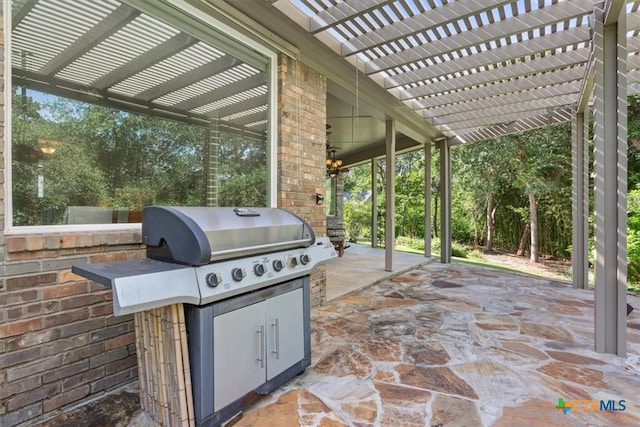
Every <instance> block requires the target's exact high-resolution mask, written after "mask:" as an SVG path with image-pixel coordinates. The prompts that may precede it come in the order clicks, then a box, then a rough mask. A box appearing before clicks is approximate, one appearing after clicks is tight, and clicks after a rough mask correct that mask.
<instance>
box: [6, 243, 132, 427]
mask: <svg viewBox="0 0 640 427" xmlns="http://www.w3.org/2000/svg"><path fill="white" fill-rule="evenodd" d="M139 242H140V233H139V232H135V233H134V232H114V233H100V234H88V233H79V234H78V233H75V234H68V233H65V234H47V235H36V234H34V235H24V236H5V237H4V243H5V246H4V251H3V254H4V258H3V261H4V262H3V269H4V275H3V278H2V280H1V282H0V284H1V285H0V290H1V292H0V307H2V310H0V337H2V338H1V339H0V382H1V383H2V387H0V425H2V426H12V425H16V424H19V423H23V422H26V421H28V420H37V419H41V418H44V417H46V416H47V414H51V413H53V412H55V411H56V410H59V409H61V408H63V407H64V406H65V405H68V404H71V403H74V402H76V401H78V400H80V399H83V398H86V397H88V396H90V395H92V394H95V393H100V392H103V391H105V390H108V389H110V388H114V387H119V386H122V385H124V384H126V383H127V382H130V381H132V380H134V379H135V378H136V377H137V360H136V355H135V333H134V332H135V331H134V326H133V317H132V316H121V317H113V316H112V315H111V313H112V296H111V290H110V289H108V288H105V287H104V286H102V285H98V284H96V283H93V282H90V281H88V280H86V279H84V278H82V277H80V276H77V275H75V274H73V273H71V270H70V268H71V265H72V264H81V263H87V262H94V263H95V262H107V261H118V260H124V259H131V258H141V257H144V253H143V252H142V251H141V250H140V243H139Z"/></svg>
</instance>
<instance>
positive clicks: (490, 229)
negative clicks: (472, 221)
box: [485, 193, 496, 252]
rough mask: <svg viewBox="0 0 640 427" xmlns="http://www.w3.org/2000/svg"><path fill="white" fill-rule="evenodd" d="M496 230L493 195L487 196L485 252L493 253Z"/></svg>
mask: <svg viewBox="0 0 640 427" xmlns="http://www.w3.org/2000/svg"><path fill="white" fill-rule="evenodd" d="M495 229H496V208H495V207H494V206H493V193H489V194H487V245H486V246H485V252H492V251H493V238H494V236H495V232H496V231H495Z"/></svg>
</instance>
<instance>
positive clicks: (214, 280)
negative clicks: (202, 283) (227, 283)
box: [205, 273, 222, 288]
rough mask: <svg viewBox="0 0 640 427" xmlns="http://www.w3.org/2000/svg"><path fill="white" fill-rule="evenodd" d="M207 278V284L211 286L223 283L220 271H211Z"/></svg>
mask: <svg viewBox="0 0 640 427" xmlns="http://www.w3.org/2000/svg"><path fill="white" fill-rule="evenodd" d="M205 280H206V281H207V285H208V286H209V287H210V288H215V287H216V286H218V285H219V284H220V283H222V276H221V275H220V274H218V273H209V274H207V276H206V277H205Z"/></svg>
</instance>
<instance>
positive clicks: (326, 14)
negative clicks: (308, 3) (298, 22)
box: [309, 0, 394, 34]
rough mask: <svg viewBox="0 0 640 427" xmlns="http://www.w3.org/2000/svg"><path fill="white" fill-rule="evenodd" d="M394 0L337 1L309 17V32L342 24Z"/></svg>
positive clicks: (317, 31) (312, 32) (320, 30)
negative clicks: (375, 0)
mask: <svg viewBox="0 0 640 427" xmlns="http://www.w3.org/2000/svg"><path fill="white" fill-rule="evenodd" d="M393 1H394V0H389V1H386V2H372V1H371V0H353V1H351V0H350V1H349V2H343V3H339V4H337V5H335V6H333V7H331V8H328V9H325V10H324V11H320V12H318V13H317V14H316V16H314V17H313V18H311V22H310V24H309V32H311V34H316V33H319V32H322V31H325V30H327V29H329V28H332V27H335V26H336V25H338V24H342V23H344V22H345V21H347V20H349V19H352V18H353V17H354V16H359V15H364V14H365V13H367V12H372V11H374V10H376V9H380V8H381V7H382V6H383V5H386V4H391V3H393Z"/></svg>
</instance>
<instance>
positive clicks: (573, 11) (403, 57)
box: [350, 2, 589, 74]
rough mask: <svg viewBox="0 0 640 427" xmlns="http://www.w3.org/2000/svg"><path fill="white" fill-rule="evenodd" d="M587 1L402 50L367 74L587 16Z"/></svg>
mask: <svg viewBox="0 0 640 427" xmlns="http://www.w3.org/2000/svg"><path fill="white" fill-rule="evenodd" d="M586 3H587V2H583V3H581V6H578V5H576V4H573V3H560V4H558V5H556V6H552V7H549V8H546V9H553V10H548V11H547V10H545V11H542V10H535V11H533V12H531V14H530V15H521V16H520V17H514V18H511V19H508V20H505V21H503V22H500V23H499V24H496V25H493V26H484V27H480V28H477V29H473V30H469V31H466V32H464V33H461V34H458V35H456V36H454V37H450V38H447V39H444V40H438V41H433V42H431V43H429V44H428V45H425V46H419V47H416V48H413V49H410V50H406V51H403V52H399V53H397V54H396V55H393V56H391V57H387V58H381V59H380V60H377V61H372V62H369V63H368V64H367V66H366V73H367V74H375V73H379V72H381V71H385V70H389V69H391V68H394V67H397V66H400V65H405V64H408V63H413V62H416V61H419V60H421V59H423V58H428V57H431V56H433V55H434V52H440V53H441V52H449V51H454V50H460V49H463V48H466V47H469V46H476V45H478V44H481V43H489V42H491V41H493V40H497V39H499V38H501V37H509V36H511V35H512V34H520V33H523V32H526V31H527V30H529V29H530V28H539V27H541V26H543V25H548V24H550V23H552V22H555V21H561V20H563V19H570V18H572V17H576V16H583V15H585V14H587V13H588V11H589V9H588V7H587V6H588V4H586ZM351 43H353V41H351V42H350V44H351Z"/></svg>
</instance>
